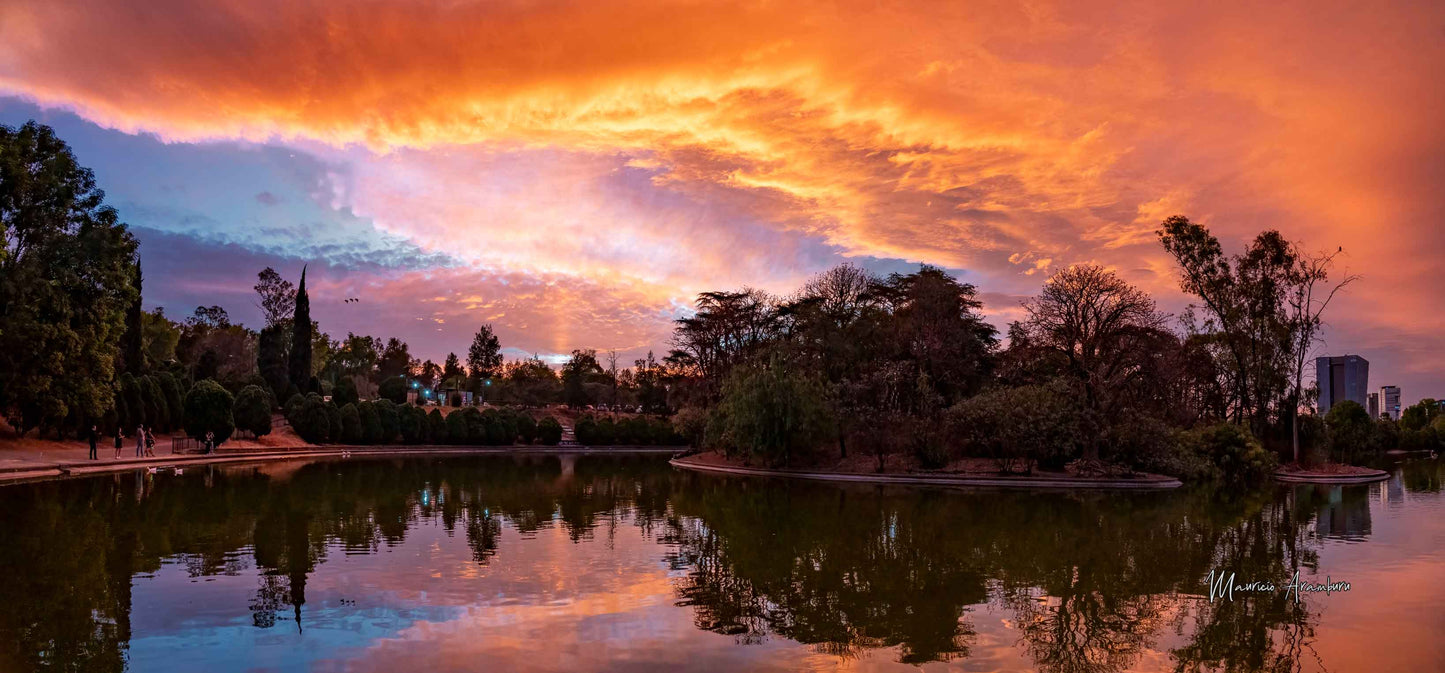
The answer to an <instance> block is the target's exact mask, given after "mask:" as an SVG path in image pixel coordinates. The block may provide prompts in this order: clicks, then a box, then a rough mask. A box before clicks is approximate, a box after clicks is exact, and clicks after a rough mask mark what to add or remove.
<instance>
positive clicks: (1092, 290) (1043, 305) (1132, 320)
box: [1024, 264, 1165, 461]
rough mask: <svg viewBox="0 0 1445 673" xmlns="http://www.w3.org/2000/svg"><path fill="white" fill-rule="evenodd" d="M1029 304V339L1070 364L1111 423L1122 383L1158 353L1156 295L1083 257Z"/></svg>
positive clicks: (1092, 451)
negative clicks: (1155, 341) (1085, 261)
mask: <svg viewBox="0 0 1445 673" xmlns="http://www.w3.org/2000/svg"><path fill="white" fill-rule="evenodd" d="M1024 310H1025V311H1026V312H1027V313H1028V320H1027V321H1026V322H1025V323H1024V329H1025V331H1026V334H1027V336H1028V339H1029V341H1030V342H1031V343H1032V344H1034V345H1035V346H1037V347H1040V348H1043V349H1045V350H1047V351H1050V352H1052V353H1054V354H1056V355H1057V356H1058V357H1059V358H1060V359H1061V360H1062V361H1064V362H1065V363H1067V364H1066V366H1065V372H1066V375H1067V376H1068V377H1069V378H1070V379H1071V380H1072V381H1074V383H1075V385H1076V386H1077V387H1078V390H1079V393H1080V396H1081V398H1082V400H1083V403H1084V408H1086V409H1088V410H1090V411H1091V412H1093V413H1094V414H1095V415H1097V416H1099V417H1101V418H1102V419H1103V420H1104V422H1105V423H1106V424H1107V423H1112V422H1113V421H1114V420H1115V419H1116V418H1117V416H1118V414H1119V408H1118V402H1119V400H1120V398H1121V397H1122V394H1121V392H1122V389H1123V388H1125V387H1126V386H1129V385H1130V384H1131V383H1133V382H1134V380H1135V379H1136V378H1138V377H1139V376H1141V375H1142V374H1143V373H1144V372H1147V371H1148V369H1147V362H1148V360H1149V359H1150V358H1151V357H1152V356H1153V355H1154V351H1153V350H1152V349H1151V348H1149V346H1150V345H1151V342H1152V341H1153V336H1154V334H1155V332H1157V331H1158V330H1160V329H1161V328H1162V327H1163V325H1164V320H1165V316H1164V315H1163V314H1161V313H1159V312H1158V311H1156V310H1155V307H1154V300H1153V299H1152V298H1150V297H1149V295H1148V293H1146V292H1144V291H1142V290H1140V289H1138V288H1135V287H1134V286H1132V285H1130V284H1128V283H1127V282H1125V281H1124V279H1122V278H1120V277H1119V276H1117V275H1115V274H1114V272H1112V271H1109V270H1107V269H1105V268H1103V267H1101V266H1098V265H1094V264H1081V265H1078V266H1071V267H1069V268H1067V269H1064V270H1062V271H1059V272H1058V273H1055V274H1054V275H1053V276H1052V277H1050V278H1049V280H1048V281H1047V282H1045V283H1044V287H1043V290H1042V291H1040V292H1039V295H1038V296H1037V297H1034V298H1033V299H1031V300H1029V301H1026V302H1024ZM1090 434H1092V437H1090V438H1089V441H1087V442H1086V443H1085V450H1084V458H1085V460H1089V461H1098V459H1099V438H1100V437H1101V433H1100V432H1098V431H1095V432H1093V433H1090Z"/></svg>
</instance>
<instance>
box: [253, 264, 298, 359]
mask: <svg viewBox="0 0 1445 673" xmlns="http://www.w3.org/2000/svg"><path fill="white" fill-rule="evenodd" d="M302 274H305V271H302ZM255 289H256V297H257V298H258V299H259V301H260V303H259V304H258V306H259V307H260V308H261V316H262V317H263V318H264V319H265V320H266V327H280V328H283V329H284V328H286V327H289V326H290V325H291V320H292V318H293V317H294V316H295V312H296V296H297V293H296V286H294V285H292V284H291V281H289V280H286V279H285V278H282V277H281V274H279V273H276V270H275V269H273V268H271V267H269V266H268V267H266V268H265V269H263V270H262V271H261V272H260V273H258V274H256V286H255ZM283 343H284V342H283Z"/></svg>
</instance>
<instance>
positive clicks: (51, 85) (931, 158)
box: [0, 0, 1445, 404]
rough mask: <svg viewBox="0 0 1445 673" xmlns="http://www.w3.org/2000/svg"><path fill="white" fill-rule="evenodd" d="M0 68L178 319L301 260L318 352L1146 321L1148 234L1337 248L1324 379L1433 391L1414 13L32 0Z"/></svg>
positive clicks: (1433, 138) (1433, 87) (1435, 108)
mask: <svg viewBox="0 0 1445 673" xmlns="http://www.w3.org/2000/svg"><path fill="white" fill-rule="evenodd" d="M1226 4H1227V5H1228V6H1223V5H1226ZM1200 5H1207V6H1200ZM1214 5H1220V6H1214ZM0 45H3V46H0V123H3V124H7V125H12V126H13V125H16V124H20V123H23V122H25V121H26V120H29V119H36V120H39V121H41V122H43V123H46V124H49V125H51V126H53V127H55V128H56V130H57V132H59V133H60V134H61V136H62V137H63V138H64V139H66V140H67V141H68V142H69V143H70V144H71V146H72V147H73V148H74V150H75V152H76V153H77V155H78V156H79V158H80V160H81V162H82V163H83V164H85V165H87V166H90V167H92V168H93V169H94V170H95V172H96V176H97V179H98V181H99V183H100V185H101V186H102V187H103V188H104V189H105V190H106V192H107V197H108V202H109V203H111V204H112V205H114V206H116V207H117V208H118V209H119V210H120V213H121V216H122V219H123V220H124V221H126V222H128V223H129V224H130V226H131V228H132V230H133V231H134V232H135V234H136V236H137V237H138V238H139V239H140V241H141V245H142V247H141V257H142V263H143V266H144V269H145V273H146V284H145V301H146V305H147V307H148V308H151V307H158V306H163V307H164V308H165V310H166V312H167V314H168V315H172V316H175V317H179V316H183V315H186V314H189V313H190V312H191V310H192V309H194V307H195V306H196V305H197V304H202V303H203V304H207V305H209V304H219V305H222V306H224V307H225V308H227V309H228V310H229V311H230V312H231V314H232V315H233V316H234V317H236V318H239V319H240V320H242V321H244V322H247V323H249V324H252V325H256V324H259V322H260V317H259V316H260V312H259V309H257V308H256V306H255V300H254V293H253V292H252V290H251V286H252V285H253V284H254V283H255V274H256V273H257V272H258V271H259V270H261V269H262V268H264V267H266V266H272V267H275V268H276V269H277V270H278V271H280V272H281V273H282V274H283V275H285V276H287V277H288V278H290V279H292V280H293V281H294V280H295V279H296V278H297V277H298V276H299V274H300V269H301V266H302V265H303V264H309V267H308V268H309V271H308V275H307V281H308V289H309V290H310V292H311V297H312V306H313V309H312V310H313V316H314V317H315V318H316V319H317V320H319V321H320V323H321V327H322V329H323V330H325V331H327V332H329V333H330V334H331V335H332V336H333V337H340V336H344V335H345V334H346V333H347V332H348V331H353V332H357V333H367V334H372V335H376V336H383V337H387V336H397V337H401V338H403V339H405V340H406V341H407V342H409V343H410V344H411V346H412V352H413V354H415V355H418V356H420V357H423V358H432V359H434V360H438V361H440V359H441V358H443V357H445V355H446V353H447V352H449V351H455V352H457V353H459V354H464V353H465V352H466V348H467V345H468V343H469V342H470V339H471V335H472V333H473V332H474V331H475V330H476V328H477V327H478V326H479V325H480V324H482V323H491V324H492V325H493V326H494V328H495V329H496V331H497V333H498V335H499V337H500V338H501V341H502V344H503V346H504V348H505V349H506V351H505V352H506V354H508V355H509V356H513V357H516V356H520V355H523V354H531V353H537V354H540V355H542V356H543V357H550V356H560V355H561V354H565V353H568V352H570V351H571V350H572V349H574V348H595V349H598V350H599V351H606V350H609V349H616V350H617V351H619V353H620V354H621V356H622V357H621V359H622V360H623V361H630V360H631V359H633V358H635V357H639V356H641V355H644V354H645V353H646V352H647V351H648V350H649V349H652V350H656V351H659V352H665V351H666V350H667V349H668V338H669V335H670V332H671V325H672V320H674V319H675V318H677V317H679V316H682V315H685V314H686V312H687V310H688V308H689V307H690V306H691V302H692V299H693V298H694V297H695V295H696V294H697V293H698V292H700V291H705V290H714V289H735V288H739V287H743V286H750V287H758V288H762V289H765V290H769V291H772V292H776V293H780V294H781V293H787V292H790V291H792V290H793V289H795V288H796V287H798V286H799V285H800V284H801V283H802V282H804V281H805V280H806V279H807V278H808V277H809V276H811V275H812V274H815V273H817V272H819V271H822V270H825V269H827V268H828V267H831V266H834V265H836V264H839V263H842V262H845V261H846V262H852V263H854V264H858V265H860V266H862V267H864V268H867V269H870V270H873V271H876V272H878V273H884V274H886V273H889V272H893V271H905V272H906V271H908V270H910V269H914V268H916V267H917V264H919V263H928V264H934V265H938V266H941V267H943V268H945V269H948V270H949V271H951V272H952V273H954V274H956V275H958V276H959V277H960V278H961V279H962V280H964V281H966V282H969V283H973V284H975V285H976V286H977V287H978V288H979V290H980V293H981V298H982V299H983V301H984V304H985V311H986V312H987V314H988V316H989V318H990V320H992V321H994V322H995V323H996V324H998V325H1000V326H1002V325H1005V324H1006V323H1007V322H1008V321H1010V320H1013V319H1016V318H1018V317H1019V315H1020V313H1021V310H1020V308H1019V302H1020V301H1021V300H1022V299H1024V298H1026V297H1028V296H1030V295H1032V294H1033V293H1035V292H1036V291H1037V290H1038V288H1039V286H1040V284H1041V283H1042V282H1043V281H1044V279H1046V278H1047V277H1048V275H1049V274H1050V273H1052V272H1054V271H1057V270H1059V269H1061V268H1066V267H1067V266H1069V265H1072V264H1078V263H1085V262H1094V263H1099V264H1103V265H1105V266H1108V267H1110V268H1112V269H1115V270H1116V271H1117V272H1118V273H1120V274H1121V275H1123V276H1124V277H1125V278H1126V279H1128V280H1129V281H1130V282H1132V283H1135V284H1136V285H1139V286H1140V287H1143V288H1145V289H1147V290H1149V291H1150V292H1151V293H1153V294H1154V296H1155V297H1156V298H1157V299H1158V301H1159V303H1160V306H1161V308H1163V309H1164V310H1166V311H1169V312H1171V313H1174V314H1178V313H1179V312H1181V311H1182V310H1183V309H1184V307H1185V306H1187V304H1188V298H1187V297H1186V296H1184V295H1183V294H1182V293H1181V292H1180V290H1179V287H1178V279H1177V276H1176V271H1175V269H1174V267H1173V266H1172V263H1171V262H1170V260H1169V259H1168V258H1167V257H1166V255H1165V254H1164V252H1163V250H1162V249H1161V248H1160V247H1159V245H1158V242H1157V239H1156V237H1155V234H1154V232H1155V230H1156V229H1157V227H1158V224H1159V222H1160V221H1161V220H1163V218H1165V217H1167V216H1169V215H1174V214H1182V215H1187V216H1188V217H1190V218H1191V219H1193V220H1195V221H1198V222H1202V223H1204V224H1205V225H1207V226H1208V227H1209V228H1210V229H1211V230H1212V231H1213V232H1214V233H1215V234H1216V235H1218V236H1219V238H1220V240H1221V241H1222V242H1223V243H1224V245H1225V248H1226V250H1227V251H1229V252H1237V251H1239V250H1240V249H1242V248H1243V247H1244V246H1245V245H1246V244H1247V242H1248V241H1249V239H1251V238H1252V237H1253V236H1254V235H1255V234H1256V233H1258V232H1259V231H1261V230H1263V229H1271V228H1273V229H1278V230H1280V231H1281V232H1283V233H1284V234H1285V235H1286V236H1287V237H1289V238H1291V239H1293V240H1298V241H1301V242H1302V243H1303V244H1304V245H1305V247H1306V248H1308V249H1311V250H1320V251H1324V250H1335V249H1337V248H1340V247H1343V249H1344V254H1343V255H1342V256H1341V257H1340V258H1339V267H1338V271H1339V272H1340V273H1356V274H1359V275H1360V276H1361V280H1360V281H1359V282H1357V283H1355V284H1353V285H1352V286H1350V287H1349V288H1348V291H1347V292H1346V293H1345V294H1344V295H1343V296H1342V297H1341V298H1340V299H1338V300H1337V302H1336V304H1334V305H1332V306H1331V308H1330V311H1329V312H1328V314H1327V315H1326V320H1327V322H1328V329H1327V332H1326V334H1325V342H1324V343H1323V344H1322V345H1321V347H1320V354H1343V353H1353V354H1359V355H1362V356H1364V357H1365V358H1366V359H1368V360H1369V361H1370V363H1371V371H1370V385H1371V386H1372V387H1378V386H1380V385H1384V384H1395V385H1399V386H1401V387H1402V389H1403V398H1404V400H1403V401H1404V402H1405V403H1406V404H1409V403H1411V402H1413V401H1414V400H1416V399H1419V398H1420V397H1422V396H1431V397H1442V398H1445V348H1442V346H1445V336H1442V335H1445V298H1442V294H1441V289H1440V288H1441V283H1440V278H1441V276H1440V271H1439V269H1440V267H1441V266H1442V264H1445V226H1442V221H1445V84H1442V82H1445V4H1441V3H1439V2H1430V1H1425V2H1395V3H1360V2H1333V1H1329V0H1325V1H1316V2H1302V1H1295V0H1286V1H1282V2H1259V3H1249V2H1240V3H1198V2H1182V1H1170V0H1162V1H1158V0H1156V1H1150V2H1099V1H1097V0H1082V1H1067V2H1065V1H1059V2H1052V1H1048V0H1044V1H1030V2H998V3H973V2H969V3H965V2H917V1H913V2H907V1H900V2H888V3H880V2H832V3H821V2H815V1H813V0H788V1H786V2H774V1H771V0H753V1H749V2H712V1H709V0H687V1H680V2H656V1H653V2H642V1H639V0H612V1H609V2H570V1H565V0H560V1H556V0H486V1H471V0H354V1H352V2H337V1H326V0H312V1H308V2H291V1H287V0H216V1H214V2H209V3H192V2H183V1H181V0H150V1H148V2H146V3H117V2H108V1H102V0H48V1H47V2H43V3H25V2H10V3H0ZM348 297H359V298H360V301H359V302H353V303H343V300H344V299H345V298H348Z"/></svg>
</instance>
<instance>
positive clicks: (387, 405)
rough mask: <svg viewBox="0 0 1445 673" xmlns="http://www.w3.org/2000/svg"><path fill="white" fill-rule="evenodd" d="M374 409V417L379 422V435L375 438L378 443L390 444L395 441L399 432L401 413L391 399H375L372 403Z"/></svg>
mask: <svg viewBox="0 0 1445 673" xmlns="http://www.w3.org/2000/svg"><path fill="white" fill-rule="evenodd" d="M372 407H373V408H374V409H375V410H376V419H377V421H379V422H380V424H381V435H380V437H378V438H377V443H378V444H390V443H392V442H394V441H396V436H397V434H399V433H400V432H401V415H400V414H398V413H397V405H395V404H393V403H392V401H391V400H386V399H383V400H377V401H376V402H374V403H372Z"/></svg>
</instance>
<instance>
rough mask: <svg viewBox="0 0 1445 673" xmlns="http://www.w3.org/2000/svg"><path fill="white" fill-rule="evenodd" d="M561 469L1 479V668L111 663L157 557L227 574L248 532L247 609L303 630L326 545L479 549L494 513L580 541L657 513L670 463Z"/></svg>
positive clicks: (478, 462)
mask: <svg viewBox="0 0 1445 673" xmlns="http://www.w3.org/2000/svg"><path fill="white" fill-rule="evenodd" d="M559 474H560V470H559V468H558V466H557V463H556V460H555V459H552V460H550V461H549V460H547V459H540V460H539V459H535V458H534V459H528V460H519V461H510V460H505V459H501V460H499V459H475V460H469V459H448V460H445V461H443V460H408V461H353V462H350V463H346V464H344V465H338V464H335V463H330V464H327V463H317V464H311V465H306V466H304V467H301V468H299V469H296V470H295V471H294V472H292V473H291V474H289V475H288V476H287V477H286V478H284V479H275V480H273V479H271V478H269V477H268V476H266V474H265V468H264V467H262V468H256V467H248V468H224V469H222V468H214V467H213V468H203V470H202V471H195V472H190V473H189V474H187V475H184V476H183V477H171V476H168V475H162V476H161V477H160V478H159V479H157V478H155V477H149V476H148V475H145V474H143V473H137V474H134V475H132V474H117V475H113V476H112V477H105V478H96V479H81V480H71V481H63V482H49V483H39V484H29V485H21V486H12V487H6V488H3V489H0V511H4V512H6V516H4V517H0V540H4V541H5V543H4V544H0V568H4V569H5V570H6V572H7V578H6V581H5V582H0V604H3V605H6V606H7V609H6V610H0V670H5V671H9V670H17V671H18V670H40V669H45V670H61V671H120V670H123V669H124V667H125V651H126V647H127V643H128V641H129V640H130V637H131V633H130V608H131V581H132V577H133V576H134V575H135V574H136V573H153V572H156V571H157V570H159V569H160V567H161V564H162V560H166V561H167V562H179V563H180V564H182V566H183V567H184V569H185V571H186V573H187V574H188V575H190V576H192V577H199V576H207V575H219V574H238V573H239V572H240V571H241V570H243V569H244V566H245V564H246V561H247V559H246V558H245V556H244V555H243V554H241V553H240V552H241V551H242V550H244V549H246V547H247V546H248V545H249V546H250V547H251V554H250V556H251V558H250V561H251V562H253V563H254V564H255V568H256V570H257V574H258V580H257V582H258V587H257V590H256V593H255V594H254V595H253V596H252V597H251V598H250V599H249V600H248V605H247V607H248V609H249V610H250V612H251V614H252V621H253V624H255V625H256V626H258V627H262V628H266V627H271V626H274V625H275V624H276V623H277V622H278V621H280V620H282V619H292V620H295V621H296V625H297V628H298V629H299V628H301V627H302V613H303V611H302V606H304V605H305V603H306V584H307V578H308V577H309V576H310V574H311V573H313V572H315V570H316V568H317V566H318V565H320V564H322V563H324V562H325V560H326V553H327V549H328V547H329V546H331V545H336V546H339V547H340V548H341V549H342V550H343V551H346V552H370V551H375V550H378V549H380V548H381V547H382V546H384V545H397V544H400V543H401V542H403V541H404V540H405V538H406V534H407V532H408V530H409V529H410V528H411V527H412V526H415V525H417V524H418V523H421V522H424V521H437V522H439V523H440V524H441V525H442V526H443V527H444V528H445V529H446V530H447V531H448V533H454V531H455V529H456V527H457V526H458V525H459V524H460V525H462V526H463V527H464V530H465V534H466V538H467V543H468V545H469V546H470V547H471V549H472V552H473V557H474V558H475V559H476V560H477V561H479V562H486V561H488V560H489V559H490V558H491V557H492V556H494V555H495V554H496V553H497V552H498V549H499V542H500V537H501V530H502V525H503V523H505V524H507V525H510V526H512V527H513V528H514V529H515V530H517V531H519V532H522V533H523V535H524V536H526V535H533V534H535V533H536V532H537V531H539V530H542V529H545V528H550V527H553V526H561V527H562V528H564V529H565V530H566V531H567V533H568V535H569V536H570V537H572V539H574V540H579V539H583V538H585V537H587V536H589V535H590V534H591V532H592V531H593V529H594V528H595V526H596V524H597V522H598V521H611V522H614V523H615V522H616V521H617V520H618V515H619V514H620V513H623V512H627V511H629V510H630V511H632V513H633V515H632V521H633V524H634V525H636V526H638V527H639V528H642V529H643V530H645V531H651V530H652V528H653V527H655V526H656V525H657V522H658V521H660V520H663V519H664V518H665V517H666V511H667V498H668V495H667V492H666V489H665V488H661V487H664V486H665V485H666V483H667V480H668V479H669V475H670V468H669V467H667V465H666V463H659V462H658V461H647V462H642V461H636V462H634V463H632V464H620V465H619V464H615V463H613V462H611V461H607V460H605V459H604V460H601V461H588V460H582V461H579V463H578V465H577V469H576V475H577V476H576V478H575V479H572V480H568V481H566V482H565V483H564V482H563V480H559V479H557V477H558V475H559ZM659 488H660V489H661V492H660V493H654V492H652V491H653V490H658V489H659ZM564 503H565V504H564ZM237 607H238V608H239V607H240V606H237ZM288 611H289V612H290V613H291V614H290V615H286V613H287V612H288Z"/></svg>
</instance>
